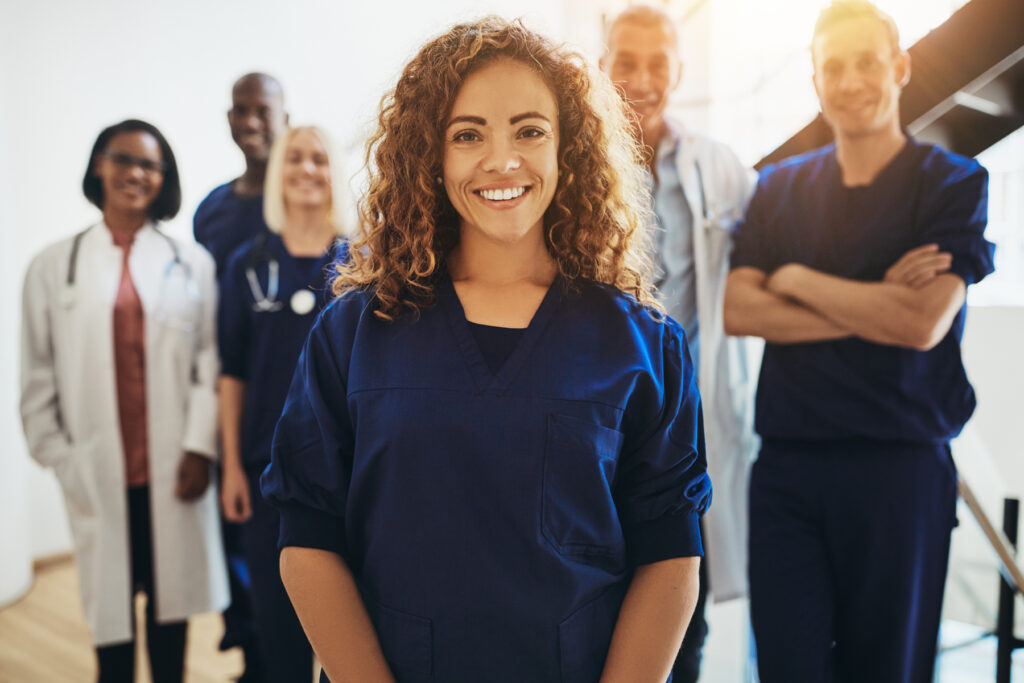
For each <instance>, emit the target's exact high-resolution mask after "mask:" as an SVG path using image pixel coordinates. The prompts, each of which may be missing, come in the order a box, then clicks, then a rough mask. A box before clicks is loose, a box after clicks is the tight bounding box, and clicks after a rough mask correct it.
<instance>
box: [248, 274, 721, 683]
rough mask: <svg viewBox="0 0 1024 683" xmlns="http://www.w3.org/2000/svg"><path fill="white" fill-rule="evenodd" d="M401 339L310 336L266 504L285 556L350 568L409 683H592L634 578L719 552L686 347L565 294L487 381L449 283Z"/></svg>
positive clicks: (634, 315) (377, 325)
mask: <svg viewBox="0 0 1024 683" xmlns="http://www.w3.org/2000/svg"><path fill="white" fill-rule="evenodd" d="M439 280H440V281H439V282H438V284H437V285H436V288H435V289H436V293H437V305H436V306H434V307H432V308H428V309H425V310H423V311H421V312H420V314H419V316H418V317H415V318H414V317H412V316H408V317H406V318H402V319H399V320H398V321H396V322H393V323H388V322H385V321H382V320H380V319H379V318H377V317H376V316H375V315H374V314H373V306H374V302H373V298H372V294H370V293H368V292H358V291H351V292H348V293H346V294H345V295H344V296H342V297H340V298H339V299H338V300H336V301H335V302H333V303H332V304H331V305H330V306H329V307H328V308H327V309H326V310H325V311H324V312H323V313H322V314H321V316H320V318H319V319H318V320H317V322H316V323H315V324H314V326H313V329H312V331H311V333H310V336H309V339H308V340H307V342H306V346H305V348H304V350H303V352H302V356H301V358H300V360H299V366H298V368H297V370H296V374H295V377H294V379H293V381H292V385H291V389H290V390H289V394H288V399H287V401H286V403H285V408H284V413H283V414H282V416H281V420H280V421H279V422H278V425H277V430H276V432H275V434H274V446H273V456H272V461H271V464H270V466H269V467H268V468H267V470H266V471H265V473H264V475H263V478H262V490H263V494H264V496H266V497H267V498H268V499H269V500H270V501H271V502H272V503H273V504H274V505H276V506H277V507H278V508H279V510H280V512H281V518H282V519H281V538H280V544H281V545H282V546H289V545H291V546H305V547H313V548H321V549H326V550H331V551H334V552H337V553H339V554H340V555H342V557H343V558H344V559H345V561H346V563H347V564H348V566H349V567H350V568H351V570H352V572H353V575H354V576H355V578H356V581H357V583H358V585H359V588H360V590H361V592H362V594H363V598H364V603H365V604H366V607H367V610H368V612H369V614H370V616H371V619H372V620H373V623H374V625H375V627H376V630H377V635H378V638H379V639H380V642H381V646H382V648H383V651H384V654H385V656H386V658H387V660H388V663H389V664H390V666H391V669H392V671H393V672H394V674H395V675H396V677H397V679H398V681H400V682H402V683H409V682H421V681H438V682H442V681H443V682H445V683H458V682H460V681H466V682H470V681H474V682H476V681H490V682H492V683H501V682H504V681H508V682H509V683H512V682H517V683H518V682H522V681H531V682H534V683H544V682H547V681H551V682H556V681H558V682H573V683H575V682H579V683H584V682H585V683H594V681H596V680H597V679H598V678H599V676H600V673H601V670H602V668H603V666H604V660H605V656H606V655H607V651H608V646H609V643H610V640H611V635H612V631H613V629H614V626H615V622H616V618H617V616H618V611H619V607H620V605H621V602H622V599H623V596H624V595H625V591H626V589H627V588H628V585H629V581H630V579H631V578H632V572H633V570H634V568H635V567H636V566H637V565H640V564H645V563H650V562H655V561H659V560H664V559H668V558H674V557H685V556H697V555H701V554H702V547H701V540H700V531H699V527H698V517H699V515H700V514H702V513H703V512H704V510H705V509H706V508H707V506H708V505H709V503H710V498H711V483H710V480H709V479H708V476H707V474H706V461H705V454H704V437H703V425H702V417H701V408H700V398H699V395H698V392H697V385H696V381H695V376H694V371H693V366H692V365H691V363H690V359H689V355H688V352H687V350H686V342H685V334H684V333H683V331H682V329H681V328H680V327H679V325H678V324H676V323H675V322H674V321H672V320H671V319H665V320H663V321H657V320H654V319H652V318H651V317H650V315H648V312H647V311H646V310H645V309H643V308H642V307H641V306H639V305H638V304H637V303H636V301H635V300H633V299H632V298H631V297H629V296H627V295H625V294H623V293H621V292H619V291H618V290H616V289H614V288H611V287H608V286H605V285H600V284H596V283H593V282H590V281H576V282H575V283H573V284H572V285H571V286H570V285H567V283H566V282H565V281H564V280H563V279H561V278H557V279H556V280H555V282H554V283H553V284H552V286H551V287H550V289H549V291H548V293H547V294H546V296H545V297H544V299H543V301H542V303H541V304H540V307H539V308H538V310H537V312H536V313H535V315H534V317H533V320H532V321H531V322H530V324H529V327H527V328H526V330H525V331H524V332H523V334H522V337H521V338H520V340H519V342H518V344H517V345H516V347H515V348H514V349H513V351H512V352H511V354H510V355H509V356H508V358H507V359H506V360H505V362H504V363H503V364H502V366H501V368H500V370H498V372H496V373H492V372H491V371H490V370H489V368H488V366H487V364H486V363H485V361H484V358H483V356H482V355H481V353H480V350H479V348H478V347H477V343H476V341H475V339H474V336H473V332H472V331H471V329H470V326H469V323H468V322H467V321H466V318H465V315H464V313H463V310H462V306H461V305H460V303H459V300H458V297H457V296H456V294H455V290H454V288H453V286H452V284H451V281H450V280H449V279H448V278H447V277H442V278H439Z"/></svg>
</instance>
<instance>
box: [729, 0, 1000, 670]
mask: <svg viewBox="0 0 1024 683" xmlns="http://www.w3.org/2000/svg"><path fill="white" fill-rule="evenodd" d="M811 51H812V57H813V62H814V86H815V89H816V90H817V93H818V99H819V101H820V103H821V110H822V113H823V114H824V117H825V120H826V121H827V122H828V124H829V125H830V126H831V128H832V130H833V132H834V134H835V142H834V144H830V145H828V146H827V147H824V148H822V149H820V150H816V151H813V152H810V153H808V154H804V155H801V156H798V157H794V158H792V159H788V160H786V161H783V162H781V163H779V164H778V165H776V166H772V167H770V168H767V169H765V170H764V171H763V172H762V174H761V178H760V181H759V182H758V186H757V190H756V191H755V194H754V197H753V199H752V200H751V203H750V207H749V209H748V211H747V215H746V218H745V220H744V221H743V222H742V223H741V224H740V225H739V226H738V228H737V238H736V250H735V251H734V253H733V256H732V267H733V270H732V272H731V273H730V275H729V280H728V285H727V289H726V298H725V326H726V331H727V332H729V333H730V334H741V335H756V336H760V337H764V338H765V340H766V341H767V344H766V346H765V353H764V360H763V363H762V367H761V378H760V382H759V385H758V393H757V404H756V427H757V431H758V433H759V434H760V435H761V439H762V447H761V453H760V456H759V457H758V460H757V462H756V463H755V464H754V467H753V473H752V475H751V483H750V591H751V618H752V622H753V626H754V635H755V639H756V642H757V653H758V666H759V670H760V678H761V681H762V683H777V682H782V681H784V682H786V683H792V682H793V681H801V682H808V683H812V682H815V681H832V680H837V681H850V682H858V683H859V682H863V681H879V682H895V681H900V682H911V681H914V682H920V683H924V682H926V681H931V680H932V671H933V667H934V659H935V650H936V640H937V634H938V626H939V615H940V611H941V605H942V594H943V584H944V582H945V578H946V566H947V561H948V556H949V539H950V532H951V529H952V527H953V525H954V524H955V516H954V515H955V506H956V472H955V470H954V467H953V463H952V460H951V456H950V450H949V440H950V439H952V438H953V437H955V436H956V435H957V434H958V433H959V432H960V430H961V428H962V427H963V425H964V423H965V422H966V421H967V419H968V418H969V417H970V415H971V412H972V411H973V409H974V405H975V399H974V392H973V390H972V389H971V386H970V384H969V383H968V381H967V377H966V375H965V373H964V368H963V364H962V362H961V358H960V338H961V335H962V333H963V327H964V315H965V308H964V301H965V294H966V286H967V285H969V284H973V283H975V282H978V281H979V280H981V279H982V278H983V277H985V276H986V275H987V274H988V273H990V272H992V252H993V247H992V245H991V244H989V243H988V242H986V241H985V239H984V237H983V235H982V233H983V231H984V228H985V223H986V186H987V174H986V172H985V170H984V169H983V168H982V167H981V166H979V165H978V164H977V162H975V161H973V160H971V159H966V158H963V157H960V156H956V155H954V154H951V153H949V152H946V151H944V150H942V149H939V148H937V147H934V146H932V145H927V144H923V143H919V142H917V141H915V140H914V139H912V138H910V137H909V136H908V134H907V133H906V132H905V131H904V130H903V129H902V128H901V127H900V121H899V96H900V92H901V90H902V88H903V86H904V85H905V84H906V83H907V81H908V80H909V78H910V57H909V55H908V54H907V53H906V52H903V51H901V50H900V48H899V42H898V36H897V32H896V26H895V25H894V23H893V21H892V19H891V18H890V17H888V16H887V15H885V14H883V13H882V12H880V11H879V10H878V9H877V8H876V7H874V5H872V4H870V3H869V2H866V1H865V0H834V2H833V3H832V5H831V6H829V7H828V8H826V9H825V10H823V11H822V13H821V15H820V16H819V18H818V21H817V24H816V26H815V30H814V38H813V41H812V45H811Z"/></svg>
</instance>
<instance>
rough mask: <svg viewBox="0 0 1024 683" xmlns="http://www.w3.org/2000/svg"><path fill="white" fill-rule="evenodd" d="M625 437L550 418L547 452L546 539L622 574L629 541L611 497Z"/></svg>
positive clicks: (598, 427) (590, 425) (578, 422)
mask: <svg viewBox="0 0 1024 683" xmlns="http://www.w3.org/2000/svg"><path fill="white" fill-rule="evenodd" d="M622 441H623V434H622V432H619V431H617V430H615V429H609V428H608V427H604V426H602V425H599V424H594V423H592V422H588V421H586V420H581V419H579V418H575V417H569V416H567V415H549V416H548V431H547V441H546V444H545V448H544V473H543V496H542V506H543V514H542V515H541V518H542V525H543V532H544V536H545V537H546V538H547V539H548V541H549V542H551V544H552V545H554V546H555V548H556V549H557V550H558V551H559V552H560V553H562V554H563V555H568V556H572V557H575V558H577V559H580V560H583V561H585V562H587V563H588V564H593V565H596V566H601V567H603V568H605V569H607V570H608V571H609V572H612V573H618V572H620V571H622V570H623V569H624V566H625V538H624V536H623V533H622V525H621V524H620V522H619V516H618V512H617V511H616V508H615V502H614V500H613V498H612V484H613V482H614V481H615V469H616V465H617V463H618V457H619V451H620V449H621V448H622Z"/></svg>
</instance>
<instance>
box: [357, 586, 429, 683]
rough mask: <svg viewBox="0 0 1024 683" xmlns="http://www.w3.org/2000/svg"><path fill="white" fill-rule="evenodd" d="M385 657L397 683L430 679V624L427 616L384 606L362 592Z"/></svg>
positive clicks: (415, 682)
mask: <svg viewBox="0 0 1024 683" xmlns="http://www.w3.org/2000/svg"><path fill="white" fill-rule="evenodd" d="M363 603H364V604H365V605H366V610H367V612H369V613H370V620H371V621H372V622H373V626H374V628H375V629H376V631H377V639H378V640H379V641H380V647H381V649H382V650H383V651H384V658H385V659H386V660H387V661H388V666H390V667H391V673H393V674H394V675H395V680H396V681H397V682H398V683H433V681H434V673H433V669H434V662H433V652H434V648H433V626H432V624H431V622H430V619H426V618H424V617H417V616H414V615H412V614H407V613H405V612H400V611H399V610H396V609H392V608H390V607H385V606H384V605H381V604H379V603H378V602H376V601H374V600H373V599H371V598H369V597H367V596H366V595H364V596H363Z"/></svg>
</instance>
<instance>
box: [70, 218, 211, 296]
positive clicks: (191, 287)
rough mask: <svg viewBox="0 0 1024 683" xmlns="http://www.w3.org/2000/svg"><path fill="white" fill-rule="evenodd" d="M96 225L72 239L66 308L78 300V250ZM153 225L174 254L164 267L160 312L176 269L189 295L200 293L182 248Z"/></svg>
mask: <svg viewBox="0 0 1024 683" xmlns="http://www.w3.org/2000/svg"><path fill="white" fill-rule="evenodd" d="M97 225H98V224H97ZM95 227H96V225H90V226H89V227H88V228H86V229H85V230H82V231H80V232H78V233H77V234H75V236H74V237H73V238H72V239H71V253H70V254H69V255H68V270H67V276H66V277H65V280H64V290H63V291H62V292H61V302H62V303H63V304H64V306H65V308H71V307H72V306H74V305H75V302H76V301H77V298H78V297H77V294H76V290H77V286H78V284H77V277H78V252H79V250H80V249H81V246H82V238H83V237H85V233H87V232H89V231H90V230H92V229H93V228H95ZM152 227H153V231H154V232H155V233H156V234H158V235H160V237H162V238H164V240H165V241H166V242H167V245H168V246H169V247H170V248H171V255H172V259H171V261H170V263H168V264H167V267H166V268H164V274H163V281H162V283H161V287H160V299H159V301H158V303H157V309H156V310H157V312H158V313H159V312H161V311H162V310H163V309H164V307H165V306H164V304H165V301H164V300H165V298H166V291H165V290H166V286H167V281H168V280H169V279H171V277H172V276H173V274H174V271H175V270H176V269H177V270H180V271H181V272H182V274H183V275H184V278H185V279H184V283H185V290H186V292H187V293H188V295H189V296H190V297H191V298H193V299H197V300H198V298H199V294H198V291H197V290H196V287H195V280H194V279H193V277H192V268H191V266H189V264H188V263H186V262H185V261H184V260H183V259H182V258H181V250H180V249H179V248H178V245H177V243H176V242H175V241H174V240H173V239H171V238H170V237H169V236H168V235H166V234H164V233H163V232H162V231H160V229H158V228H157V227H156V226H155V225H154V226H152Z"/></svg>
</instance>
